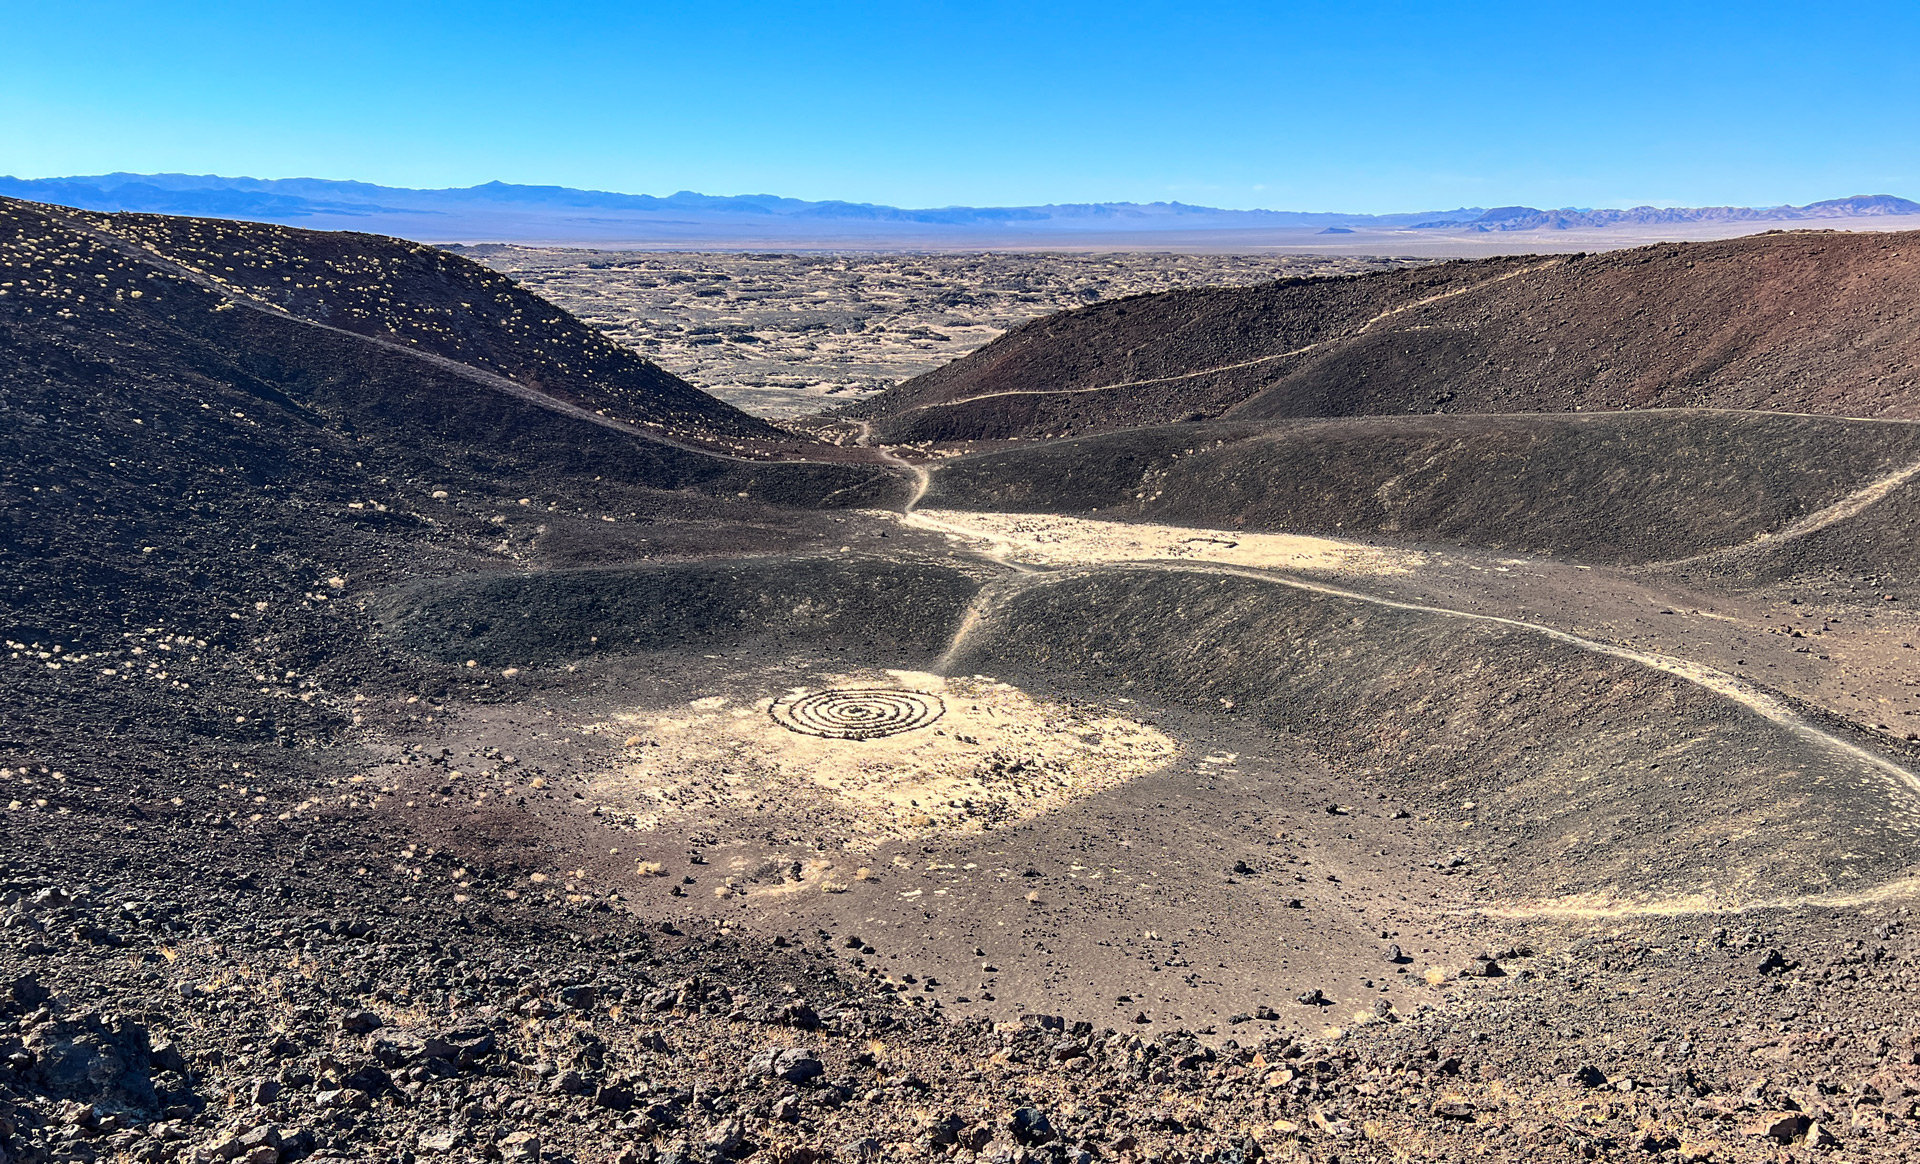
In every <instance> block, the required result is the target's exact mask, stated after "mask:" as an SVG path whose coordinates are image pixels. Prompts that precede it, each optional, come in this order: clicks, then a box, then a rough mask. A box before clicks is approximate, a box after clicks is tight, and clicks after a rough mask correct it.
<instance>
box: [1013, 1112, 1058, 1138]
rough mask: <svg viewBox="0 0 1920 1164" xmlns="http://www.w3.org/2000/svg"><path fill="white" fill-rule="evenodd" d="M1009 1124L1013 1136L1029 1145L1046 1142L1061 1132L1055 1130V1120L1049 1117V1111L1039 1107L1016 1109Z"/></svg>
mask: <svg viewBox="0 0 1920 1164" xmlns="http://www.w3.org/2000/svg"><path fill="white" fill-rule="evenodd" d="M1008 1125H1009V1128H1010V1130H1011V1131H1012V1132H1013V1138H1014V1139H1015V1140H1016V1141H1018V1142H1019V1143H1021V1144H1024V1145H1027V1146H1028V1147H1031V1146H1033V1145H1035V1144H1045V1143H1047V1142H1049V1141H1051V1140H1053V1139H1055V1138H1057V1137H1058V1134H1059V1133H1057V1132H1055V1131H1054V1130H1053V1122H1052V1121H1051V1120H1049V1119H1048V1118H1047V1113H1046V1112H1043V1111H1041V1110H1040V1109H1039V1108H1037V1107H1023V1108H1020V1109H1018V1110H1016V1111H1015V1112H1014V1113H1013V1116H1012V1117H1011V1118H1010V1119H1009V1120H1008Z"/></svg>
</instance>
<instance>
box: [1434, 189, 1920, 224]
mask: <svg viewBox="0 0 1920 1164" xmlns="http://www.w3.org/2000/svg"><path fill="white" fill-rule="evenodd" d="M1896 214H1898V215H1907V214H1920V202H1911V201H1908V200H1907V199H1905V198H1895V197H1894V196H1893V195H1891V194H1856V195H1854V196H1853V197H1851V198H1829V199H1828V200H1826V201H1825V202H1809V203H1808V204H1807V205H1805V206H1694V207H1662V206H1636V207H1634V208H1633V209H1631V210H1576V209H1573V208H1567V209H1562V210H1535V209H1534V208H1533V207H1531V206H1501V207H1496V208H1495V209H1493V210H1488V211H1486V212H1484V213H1482V214H1480V215H1479V216H1477V217H1475V218H1470V219H1467V220H1465V221H1462V220H1461V219H1459V218H1458V217H1455V216H1454V215H1450V214H1448V215H1436V216H1434V217H1433V218H1432V219H1430V220H1428V221H1426V222H1416V223H1414V224H1413V228H1414V229H1415V230H1463V229H1464V230H1473V231H1495V230H1594V229H1602V228H1605V227H1609V226H1623V225H1632V226H1670V225H1676V224H1679V223H1684V222H1793V221H1798V220H1800V219H1808V218H1882V217H1886V216H1888V215H1896Z"/></svg>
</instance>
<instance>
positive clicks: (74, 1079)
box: [21, 1015, 160, 1115]
mask: <svg viewBox="0 0 1920 1164" xmlns="http://www.w3.org/2000/svg"><path fill="white" fill-rule="evenodd" d="M21 1047H22V1050H23V1051H24V1052H25V1054H26V1055H28V1056H30V1057H31V1059H32V1066H31V1067H30V1068H29V1069H28V1071H27V1080H28V1082H29V1084H31V1085H32V1086H33V1087H34V1088H36V1089H37V1090H39V1091H40V1092H42V1093H43V1094H45V1095H48V1096H51V1097H53V1098H56V1099H70V1100H75V1101H78V1102H81V1103H87V1104H93V1105H96V1106H98V1107H101V1108H105V1109H107V1110H108V1111H110V1112H126V1113H133V1114H143V1115H145V1114H152V1113H153V1112H154V1111H155V1110H156V1109H157V1108H158V1107H159V1104H160V1099H159V1096H158V1095H156V1094H155V1092H154V1089H153V1054H152V1046H151V1044H150V1042H149V1041H148V1036H147V1029H146V1028H145V1027H143V1026H140V1025H139V1024H137V1023H133V1022H129V1021H127V1020H124V1019H121V1018H118V1017H116V1016H111V1015H109V1016H106V1017H104V1018H103V1017H101V1016H99V1015H85V1016H82V1017H80V1018H77V1019H73V1020H70V1021H59V1022H43V1023H41V1024H39V1025H38V1026H35V1027H34V1028H32V1029H31V1030H29V1031H28V1032H26V1034H25V1036H24V1037H23V1038H22V1039H21Z"/></svg>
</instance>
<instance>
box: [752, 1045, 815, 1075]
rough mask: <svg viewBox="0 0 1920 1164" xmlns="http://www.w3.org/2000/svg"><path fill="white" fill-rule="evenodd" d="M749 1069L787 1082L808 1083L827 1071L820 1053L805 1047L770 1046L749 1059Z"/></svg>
mask: <svg viewBox="0 0 1920 1164" xmlns="http://www.w3.org/2000/svg"><path fill="white" fill-rule="evenodd" d="M747 1070H748V1071H751V1072H753V1073H754V1074H755V1075H767V1076H772V1077H773V1078H775V1079H779V1080H783V1081H785V1082H787V1083H807V1082H810V1081H811V1080H814V1079H818V1078H819V1077H820V1076H821V1075H823V1074H825V1073H826V1070H827V1069H826V1066H825V1065H824V1064H823V1063H821V1062H820V1056H819V1054H818V1053H816V1052H814V1051H812V1050H809V1049H807V1048H804V1047H769V1048H767V1049H766V1050H764V1051H761V1052H759V1053H758V1054H756V1055H754V1056H753V1058H751V1059H749V1060H747Z"/></svg>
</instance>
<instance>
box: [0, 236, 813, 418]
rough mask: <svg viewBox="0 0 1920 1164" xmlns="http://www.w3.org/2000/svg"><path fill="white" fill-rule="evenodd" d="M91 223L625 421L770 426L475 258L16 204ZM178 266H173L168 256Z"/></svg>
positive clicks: (194, 267)
mask: <svg viewBox="0 0 1920 1164" xmlns="http://www.w3.org/2000/svg"><path fill="white" fill-rule="evenodd" d="M9 209H11V210H13V211H14V212H15V213H18V214H20V215H23V216H28V217H32V216H38V217H40V218H41V220H42V221H43V222H45V223H46V224H47V225H48V226H49V227H52V226H55V225H57V226H59V227H61V228H65V229H68V230H71V231H73V232H75V233H76V234H85V233H88V232H90V231H97V232H99V233H100V234H101V235H103V236H105V239H106V240H107V241H110V242H117V243H119V244H120V245H121V246H122V247H123V249H126V250H127V251H128V253H129V254H131V255H132V256H133V257H136V258H146V259H148V260H150V261H151V262H152V263H153V264H155V265H156V267H157V268H158V269H159V270H162V271H165V270H168V269H173V270H175V271H177V272H179V273H184V274H188V275H190V276H192V277H194V278H196V279H197V280H200V281H204V282H205V283H208V284H211V285H213V286H215V287H218V288H219V289H221V290H223V291H226V292H228V293H229V294H232V295H234V296H236V297H244V298H245V299H247V300H253V301H258V302H261V303H268V304H272V305H274V306H276V307H279V308H281V309H282V310H284V311H286V312H288V313H289V314H291V315H294V316H296V317H298V318H301V319H305V320H310V321H312V322H315V323H320V324H325V325H327V326H330V327H337V328H341V329H343V330H345V331H350V332H353V333H355V334H356V335H362V336H367V337H369V338H373V339H377V340H381V341H385V342H395V343H403V344H407V345H410V346H412V347H415V348H418V349H421V350H423V351H426V352H431V353H433V354H434V355H438V356H443V357H445V358H447V359H451V360H456V361H458V362H460V363H462V364H466V365H468V366H470V367H473V368H478V369H481V370H483V371H488V372H494V373H497V374H499V375H501V376H505V377H507V378H508V379H510V380H513V381H515V382H517V383H519V384H521V385H524V386H526V387H528V388H532V389H536V390H538V391H541V392H544V393H547V394H548V395H551V396H553V397H555V398H557V399H559V400H562V401H565V402H567V403H569V404H573V405H576V406H578V407H581V408H585V409H588V410H590V411H594V412H598V413H601V414H603V415H606V416H609V417H612V418H614V419H616V420H621V421H625V422H627V423H629V424H642V425H648V426H651V427H656V428H660V429H663V430H666V431H669V432H674V433H679V434H681V435H689V436H690V435H701V436H707V437H761V438H768V437H773V436H774V435H775V433H774V430H773V429H772V428H771V427H770V426H769V425H767V424H766V423H765V422H764V421H761V420H758V419H755V418H754V417H751V416H748V415H747V414H745V413H743V412H740V411H739V410H738V409H735V408H733V407H732V406H731V405H728V404H724V403H722V402H720V401H718V400H715V399H714V398H713V397H711V396H708V395H707V394H706V393H704V392H701V391H700V390H699V389H697V388H695V387H694V386H693V385H691V384H689V383H687V382H686V381H685V380H682V379H681V378H680V377H678V376H675V375H673V374H672V373H670V372H667V371H666V370H664V369H662V368H660V367H658V366H657V365H655V364H653V363H651V362H649V361H647V360H646V359H644V358H642V357H641V356H639V355H638V354H637V353H635V352H633V351H631V350H629V349H627V348H624V347H621V346H620V345H619V344H616V343H614V342H613V341H611V340H609V339H607V338H606V337H604V336H602V335H601V334H600V333H599V332H597V331H594V330H593V329H592V328H589V327H588V326H586V325H585V324H584V323H581V322H580V321H579V320H577V319H575V318H574V317H573V316H571V315H568V314H567V313H566V312H565V311H563V310H561V309H560V308H558V307H555V306H553V305H552V304H551V303H548V302H547V301H546V300H544V299H541V298H540V297H539V296H537V295H533V294H531V293H530V292H527V291H523V290H521V289H520V288H519V287H518V286H516V285H515V284H514V283H513V281H512V280H510V279H508V278H506V277H505V276H503V275H500V274H498V273H496V272H494V271H493V270H491V269H489V268H487V267H483V266H481V265H479V264H478V263H475V262H473V261H472V260H470V259H465V258H462V257H460V256H459V255H455V254H452V253H450V252H447V251H443V250H438V249H436V248H433V247H429V246H423V245H421V244H418V243H411V242H407V241H405V240H403V239H395V238H387V237H384V236H381V235H371V234H358V233H354V232H350V231H312V230H298V229H295V228H293V227H285V226H273V225H268V224H264V223H254V222H230V221H226V220H223V219H205V218H176V217H169V216H166V215H157V214H93V213H87V212H84V211H75V210H67V209H64V208H59V207H44V206H36V205H33V204H31V203H11V204H10V206H9ZM173 264H177V267H173V266H172V265H173Z"/></svg>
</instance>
